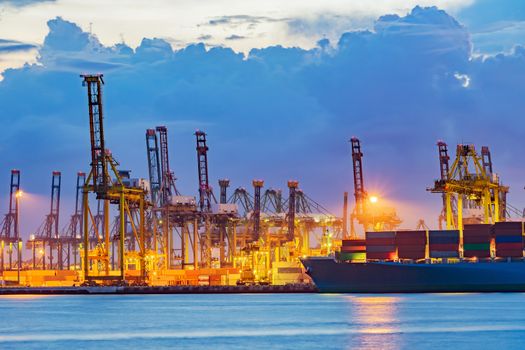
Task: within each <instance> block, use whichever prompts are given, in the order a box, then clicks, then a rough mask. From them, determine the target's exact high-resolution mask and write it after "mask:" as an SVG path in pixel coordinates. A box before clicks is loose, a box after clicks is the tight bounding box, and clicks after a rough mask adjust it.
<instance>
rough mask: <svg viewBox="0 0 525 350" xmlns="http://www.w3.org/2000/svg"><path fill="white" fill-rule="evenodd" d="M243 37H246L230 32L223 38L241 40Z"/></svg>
mask: <svg viewBox="0 0 525 350" xmlns="http://www.w3.org/2000/svg"><path fill="white" fill-rule="evenodd" d="M245 38H246V37H245V36H242V35H237V34H232V35H230V36H227V37H226V38H225V39H226V40H242V39H245Z"/></svg>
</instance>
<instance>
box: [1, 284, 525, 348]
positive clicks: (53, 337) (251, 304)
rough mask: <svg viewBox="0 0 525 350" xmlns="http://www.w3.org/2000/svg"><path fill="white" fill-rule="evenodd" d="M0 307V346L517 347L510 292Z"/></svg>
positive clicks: (168, 298) (24, 299)
mask: <svg viewBox="0 0 525 350" xmlns="http://www.w3.org/2000/svg"><path fill="white" fill-rule="evenodd" d="M0 312H1V315H2V320H4V322H3V326H2V327H0V349H2V350H3V349H11V348H25V349H42V348H53V349H70V348H72V347H76V348H82V349H101V348H111V349H129V348H143V349H149V348H155V349H172V348H178V349H209V348H213V349H214V350H222V349H247V348H249V349H301V350H303V349H307V350H309V349H322V350H326V349H359V350H369V349H374V350H376V349H386V350H399V349H435V348H443V347H450V344H453V345H454V349H455V350H466V349H472V348H480V349H485V348H494V349H496V348H515V349H525V339H524V337H523V334H525V294H517V293H516V294H449V295H441V294H426V295H403V294H399V295H344V294H330V295H317V294H287V295H286V294H284V295H283V294H281V295H271V294H267V295H248V294H244V295H242V294H241V295H98V296H85V295H84V296H74V295H72V296H30V295H21V296H9V297H0ZM500 335H504V336H500Z"/></svg>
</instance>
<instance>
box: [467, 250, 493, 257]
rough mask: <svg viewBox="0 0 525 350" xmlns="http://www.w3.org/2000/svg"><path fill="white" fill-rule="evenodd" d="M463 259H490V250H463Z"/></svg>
mask: <svg viewBox="0 0 525 350" xmlns="http://www.w3.org/2000/svg"><path fill="white" fill-rule="evenodd" d="M463 256H464V257H465V258H490V250H465V251H464V252H463Z"/></svg>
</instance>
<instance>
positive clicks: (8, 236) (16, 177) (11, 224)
mask: <svg viewBox="0 0 525 350" xmlns="http://www.w3.org/2000/svg"><path fill="white" fill-rule="evenodd" d="M21 195H22V191H21V190H20V170H16V169H13V170H11V183H10V186H9V211H8V212H7V214H6V215H5V216H4V219H3V221H2V224H1V231H0V240H1V242H0V244H1V246H0V270H1V271H3V270H4V269H5V255H4V254H5V252H6V248H7V254H8V269H9V270H12V269H13V268H14V266H13V251H14V250H16V255H17V262H16V265H17V267H18V268H20V267H21V261H22V258H21V254H22V249H21V248H22V247H21V242H22V241H21V239H20V230H19V221H18V219H19V217H20V211H19V199H20V197H21Z"/></svg>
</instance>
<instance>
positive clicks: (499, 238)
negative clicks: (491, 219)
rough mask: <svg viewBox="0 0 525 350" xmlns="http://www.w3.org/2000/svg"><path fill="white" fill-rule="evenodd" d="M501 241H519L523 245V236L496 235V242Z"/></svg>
mask: <svg viewBox="0 0 525 350" xmlns="http://www.w3.org/2000/svg"><path fill="white" fill-rule="evenodd" d="M499 243H519V244H521V245H523V238H522V236H521V235H517V236H496V244H499Z"/></svg>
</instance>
